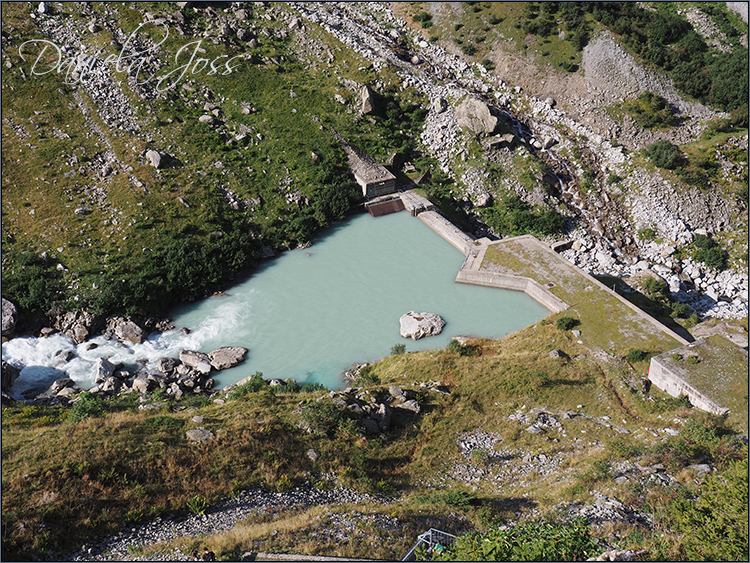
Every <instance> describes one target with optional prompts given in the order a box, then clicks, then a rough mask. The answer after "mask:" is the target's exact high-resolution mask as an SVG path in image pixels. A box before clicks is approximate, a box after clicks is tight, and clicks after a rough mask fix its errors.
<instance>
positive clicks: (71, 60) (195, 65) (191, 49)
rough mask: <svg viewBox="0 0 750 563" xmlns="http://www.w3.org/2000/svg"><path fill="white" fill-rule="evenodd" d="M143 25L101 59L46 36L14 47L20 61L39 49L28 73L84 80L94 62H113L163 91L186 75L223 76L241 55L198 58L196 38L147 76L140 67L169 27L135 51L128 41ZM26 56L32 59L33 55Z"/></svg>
mask: <svg viewBox="0 0 750 563" xmlns="http://www.w3.org/2000/svg"><path fill="white" fill-rule="evenodd" d="M147 24H148V22H144V23H142V24H140V25H139V26H138V27H137V28H136V29H135V31H133V33H131V34H130V36H129V37H128V40H127V41H126V42H125V44H124V45H123V46H122V50H121V51H120V53H119V54H118V55H115V54H111V55H109V56H107V57H106V58H105V59H104V60H103V61H102V59H99V58H96V57H94V56H90V55H85V54H84V53H74V54H73V55H70V54H67V53H65V52H64V50H63V49H61V48H60V47H59V46H58V45H57V44H55V43H54V42H52V41H48V40H46V39H31V40H29V41H26V42H24V43H22V44H21V45H20V46H19V47H18V54H19V55H20V56H21V58H22V59H23V60H24V61H27V58H26V55H28V54H30V52H33V50H34V49H37V50H38V51H39V52H38V54H36V58H34V62H33V63H32V65H31V74H33V75H35V76H41V75H43V74H47V73H49V72H55V71H57V73H58V74H65V83H66V84H76V83H78V82H81V83H85V82H86V81H87V80H89V78H90V77H91V75H92V74H93V69H94V67H95V66H96V64H97V63H98V62H103V63H104V64H105V65H112V64H114V68H115V71H116V72H126V73H127V74H128V75H130V76H132V77H134V78H135V80H136V82H137V83H138V84H139V85H143V84H147V83H150V82H155V83H156V86H155V88H156V91H157V92H164V91H166V90H169V89H170V88H173V87H174V86H176V85H177V84H178V83H179V82H180V80H182V79H183V78H184V77H185V76H186V75H188V74H189V75H193V74H198V73H202V72H205V73H206V74H207V75H209V76H210V75H214V74H216V75H220V76H226V75H227V74H231V73H232V72H233V71H234V70H235V69H236V68H237V66H238V65H239V62H238V59H243V58H244V55H237V56H235V57H231V58H230V57H229V55H219V56H218V57H215V58H213V59H207V58H203V57H200V56H199V54H202V53H205V51H204V50H203V49H202V48H201V42H202V41H203V40H202V39H198V40H197V41H192V42H190V43H187V44H185V45H183V46H182V47H180V48H179V49H178V51H177V52H176V53H175V55H174V62H175V65H177V66H176V68H174V69H172V70H169V71H167V72H165V73H164V74H159V73H154V74H151V75H148V72H147V71H146V70H145V69H144V64H145V63H146V62H147V61H148V60H149V58H150V56H151V53H153V52H154V51H156V50H157V49H158V48H159V47H160V46H161V45H162V44H163V43H164V42H165V41H166V40H167V38H168V37H169V28H168V27H167V26H166V25H164V26H163V27H164V31H165V34H164V38H163V39H162V40H161V41H159V42H158V43H156V44H154V45H153V46H152V47H149V48H148V49H146V50H144V51H140V52H139V51H137V50H135V49H133V48H132V46H131V40H132V39H133V37H134V36H135V34H136V33H138V32H139V31H141V28H143V27H144V26H145V25H147ZM24 52H26V54H24ZM30 58H33V54H32V55H31V56H30ZM27 62H28V61H27ZM232 63H234V64H232Z"/></svg>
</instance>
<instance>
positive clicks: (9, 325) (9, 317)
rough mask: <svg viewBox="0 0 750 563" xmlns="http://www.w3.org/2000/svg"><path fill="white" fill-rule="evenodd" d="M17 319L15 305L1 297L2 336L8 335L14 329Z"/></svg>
mask: <svg viewBox="0 0 750 563" xmlns="http://www.w3.org/2000/svg"><path fill="white" fill-rule="evenodd" d="M17 321H18V309H16V306H15V305H14V304H13V303H11V302H10V301H8V300H7V299H6V298H5V297H3V336H10V335H11V334H13V331H14V330H16V322H17Z"/></svg>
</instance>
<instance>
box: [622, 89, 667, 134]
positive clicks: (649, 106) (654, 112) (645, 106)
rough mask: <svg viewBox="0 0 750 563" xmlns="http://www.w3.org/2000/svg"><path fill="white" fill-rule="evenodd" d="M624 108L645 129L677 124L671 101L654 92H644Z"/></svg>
mask: <svg viewBox="0 0 750 563" xmlns="http://www.w3.org/2000/svg"><path fill="white" fill-rule="evenodd" d="M624 109H625V111H627V112H628V113H629V114H630V115H631V116H632V117H633V119H635V121H636V123H638V125H640V126H641V127H643V128H644V129H651V128H653V127H672V126H673V125H676V124H677V119H676V117H675V116H674V114H673V113H672V107H671V106H670V105H669V102H667V100H665V99H664V98H662V97H661V96H659V95H658V94H654V93H653V92H643V93H642V94H641V95H640V96H638V98H637V99H635V100H633V101H631V102H628V103H626V104H624Z"/></svg>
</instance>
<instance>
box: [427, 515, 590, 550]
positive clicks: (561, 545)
mask: <svg viewBox="0 0 750 563" xmlns="http://www.w3.org/2000/svg"><path fill="white" fill-rule="evenodd" d="M598 549H599V545H598V543H597V541H596V539H594V538H593V537H592V536H591V529H590V527H589V525H588V523H587V522H586V520H585V519H582V518H580V519H576V520H573V521H571V522H562V523H547V522H525V523H521V524H517V525H516V526H514V527H513V528H509V529H505V530H501V529H490V530H488V531H487V532H485V533H483V534H482V533H478V532H470V533H468V534H465V535H463V536H460V537H459V538H457V539H456V543H455V544H454V545H453V546H451V547H449V548H448V549H446V551H445V552H444V553H443V554H441V555H440V556H439V557H438V558H437V560H438V561H585V560H586V559H587V558H589V557H590V556H592V555H595V554H596V552H597V550H598Z"/></svg>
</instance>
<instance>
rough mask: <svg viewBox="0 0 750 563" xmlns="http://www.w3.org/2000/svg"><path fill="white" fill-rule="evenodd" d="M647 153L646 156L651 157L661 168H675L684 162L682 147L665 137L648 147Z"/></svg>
mask: <svg viewBox="0 0 750 563" xmlns="http://www.w3.org/2000/svg"><path fill="white" fill-rule="evenodd" d="M645 153H646V156H647V157H649V158H650V159H651V161H652V162H653V163H654V164H655V165H656V166H658V167H659V168H667V169H669V170H674V169H675V168H677V167H678V166H679V165H680V164H681V163H682V162H684V158H683V156H682V153H681V152H680V149H679V148H678V147H677V146H676V145H673V144H672V143H670V142H669V141H665V140H663V139H661V140H659V141H656V142H655V143H652V144H650V145H649V146H648V147H646V150H645Z"/></svg>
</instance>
